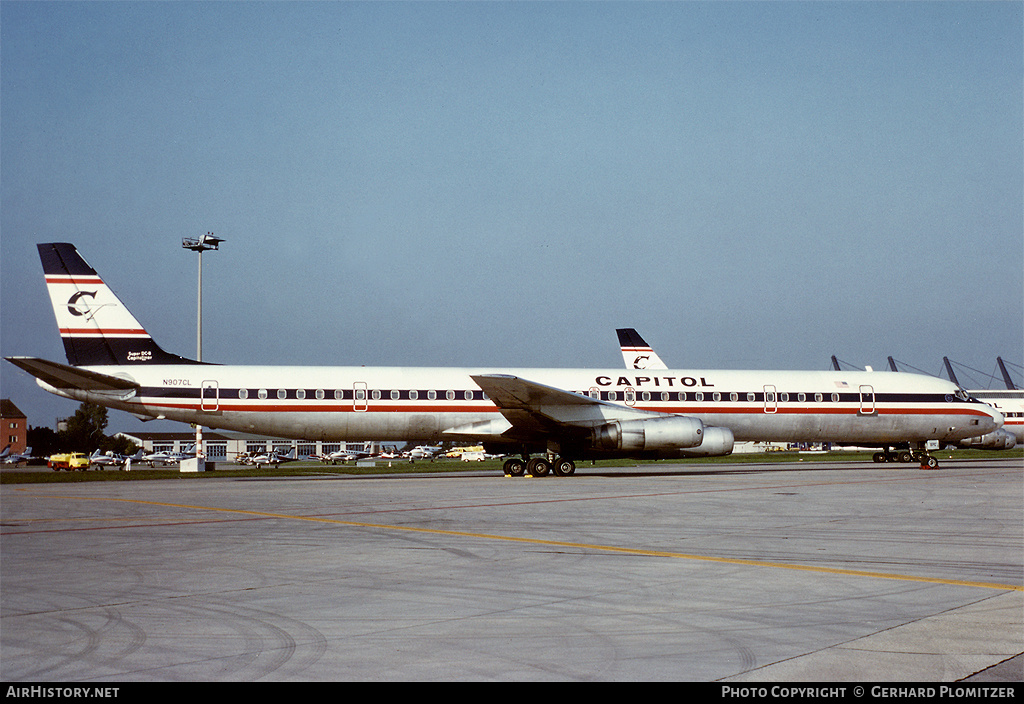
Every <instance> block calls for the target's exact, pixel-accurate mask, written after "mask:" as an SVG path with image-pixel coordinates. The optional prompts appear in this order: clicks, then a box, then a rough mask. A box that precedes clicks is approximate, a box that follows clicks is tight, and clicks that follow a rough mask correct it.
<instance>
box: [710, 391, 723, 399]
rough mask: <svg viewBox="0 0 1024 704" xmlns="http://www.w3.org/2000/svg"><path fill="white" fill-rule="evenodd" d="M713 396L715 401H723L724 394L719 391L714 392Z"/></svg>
mask: <svg viewBox="0 0 1024 704" xmlns="http://www.w3.org/2000/svg"><path fill="white" fill-rule="evenodd" d="M711 398H713V399H714V400H715V401H721V400H722V394H720V393H718V392H717V391H716V392H715V393H714V394H712V396H711Z"/></svg>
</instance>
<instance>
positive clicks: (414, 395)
mask: <svg viewBox="0 0 1024 704" xmlns="http://www.w3.org/2000/svg"><path fill="white" fill-rule="evenodd" d="M419 397H420V392H419V391H417V390H416V389H413V390H412V391H410V392H409V400H410V401H415V400H416V399H418V398H419Z"/></svg>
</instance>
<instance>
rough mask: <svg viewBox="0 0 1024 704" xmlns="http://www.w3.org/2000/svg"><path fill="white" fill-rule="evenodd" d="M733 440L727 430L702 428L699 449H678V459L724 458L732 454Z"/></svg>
mask: <svg viewBox="0 0 1024 704" xmlns="http://www.w3.org/2000/svg"><path fill="white" fill-rule="evenodd" d="M734 444H735V438H734V437H733V434H732V431H731V430H729V429H728V428H719V427H715V426H708V427H706V428H704V442H702V443H701V444H700V446H699V447H689V448H679V449H678V450H677V451H676V454H677V456H679V457H724V456H725V455H731V454H732V448H733V445H734Z"/></svg>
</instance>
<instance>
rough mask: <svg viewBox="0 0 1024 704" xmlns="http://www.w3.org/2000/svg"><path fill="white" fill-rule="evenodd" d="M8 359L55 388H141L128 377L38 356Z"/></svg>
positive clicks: (107, 390) (108, 390)
mask: <svg viewBox="0 0 1024 704" xmlns="http://www.w3.org/2000/svg"><path fill="white" fill-rule="evenodd" d="M6 359H7V361H8V362H10V363H11V364H13V365H15V366H18V367H21V368H22V369H24V370H25V371H27V372H28V373H29V374H31V375H32V376H34V377H35V378H37V379H39V380H40V381H42V382H45V383H46V384H49V385H50V386H52V387H53V388H55V389H79V390H81V391H95V392H101V393H102V392H111V391H135V390H138V388H139V385H138V384H137V383H135V382H134V381H129V380H128V379H121V378H119V377H116V376H110V375H109V374H100V373H99V372H91V371H89V370H88V369H82V368H81V367H71V366H68V365H67V364H59V363H58V362H50V361H48V360H45V359H39V358H37V357H7V358H6Z"/></svg>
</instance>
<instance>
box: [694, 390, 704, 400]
mask: <svg viewBox="0 0 1024 704" xmlns="http://www.w3.org/2000/svg"><path fill="white" fill-rule="evenodd" d="M694 399H695V400H697V401H703V400H704V392H703V391H698V392H697V393H696V395H695V396H694Z"/></svg>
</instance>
